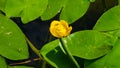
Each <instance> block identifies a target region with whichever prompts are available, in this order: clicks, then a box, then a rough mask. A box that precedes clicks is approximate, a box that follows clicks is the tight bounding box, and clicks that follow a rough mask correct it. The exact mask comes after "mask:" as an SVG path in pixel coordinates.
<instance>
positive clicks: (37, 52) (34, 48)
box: [26, 37, 42, 59]
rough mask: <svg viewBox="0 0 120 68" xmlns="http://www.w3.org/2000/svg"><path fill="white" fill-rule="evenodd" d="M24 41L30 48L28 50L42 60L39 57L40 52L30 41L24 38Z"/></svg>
mask: <svg viewBox="0 0 120 68" xmlns="http://www.w3.org/2000/svg"><path fill="white" fill-rule="evenodd" d="M26 40H27V42H28V44H29V46H30V48H31V49H32V50H33V51H34V53H35V54H36V55H37V56H38V57H40V58H41V59H42V56H41V55H40V51H39V50H38V49H37V48H36V47H35V46H34V45H33V44H32V43H31V42H30V40H29V39H28V38H27V37H26Z"/></svg>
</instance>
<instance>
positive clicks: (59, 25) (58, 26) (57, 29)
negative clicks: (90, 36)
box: [50, 20, 72, 38]
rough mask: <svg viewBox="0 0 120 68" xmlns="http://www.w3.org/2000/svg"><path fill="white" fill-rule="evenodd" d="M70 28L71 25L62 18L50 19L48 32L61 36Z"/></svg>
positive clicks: (67, 32)
mask: <svg viewBox="0 0 120 68" xmlns="http://www.w3.org/2000/svg"><path fill="white" fill-rule="evenodd" d="M71 30H72V27H71V26H70V27H69V25H68V23H67V22H66V21H64V20H60V21H56V20H55V21H52V22H51V24H50V33H51V34H52V35H53V36H55V37H57V38H62V37H65V36H68V35H69V34H70V32H71Z"/></svg>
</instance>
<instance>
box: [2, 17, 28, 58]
mask: <svg viewBox="0 0 120 68" xmlns="http://www.w3.org/2000/svg"><path fill="white" fill-rule="evenodd" d="M0 55H2V56H4V57H6V58H8V59H12V60H18V59H26V58H28V47H27V43H26V41H25V38H24V35H23V33H22V31H21V30H20V29H19V27H18V26H17V25H16V24H15V23H14V22H13V21H11V20H10V19H8V18H7V17H5V16H3V15H0Z"/></svg>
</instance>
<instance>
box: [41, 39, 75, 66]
mask: <svg viewBox="0 0 120 68" xmlns="http://www.w3.org/2000/svg"><path fill="white" fill-rule="evenodd" d="M60 45H61V44H60V42H59V40H55V41H52V42H50V43H48V44H46V45H44V46H43V48H42V49H41V50H40V52H41V54H42V56H43V58H44V59H45V60H46V61H47V62H48V63H49V64H51V65H52V66H53V67H55V68H76V66H75V65H74V63H73V62H72V61H71V60H70V59H69V57H68V56H67V55H66V54H64V53H63V51H62V50H61V48H60V47H59V46H60Z"/></svg>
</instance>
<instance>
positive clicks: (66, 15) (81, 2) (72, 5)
mask: <svg viewBox="0 0 120 68" xmlns="http://www.w3.org/2000/svg"><path fill="white" fill-rule="evenodd" d="M89 4H90V1H89V0H68V1H67V3H66V5H65V6H64V7H63V10H62V12H61V14H60V19H62V20H66V21H67V22H68V23H69V24H70V23H73V22H75V21H76V20H77V19H79V18H80V17H82V16H83V15H84V14H85V13H86V11H87V9H88V7H89Z"/></svg>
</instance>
